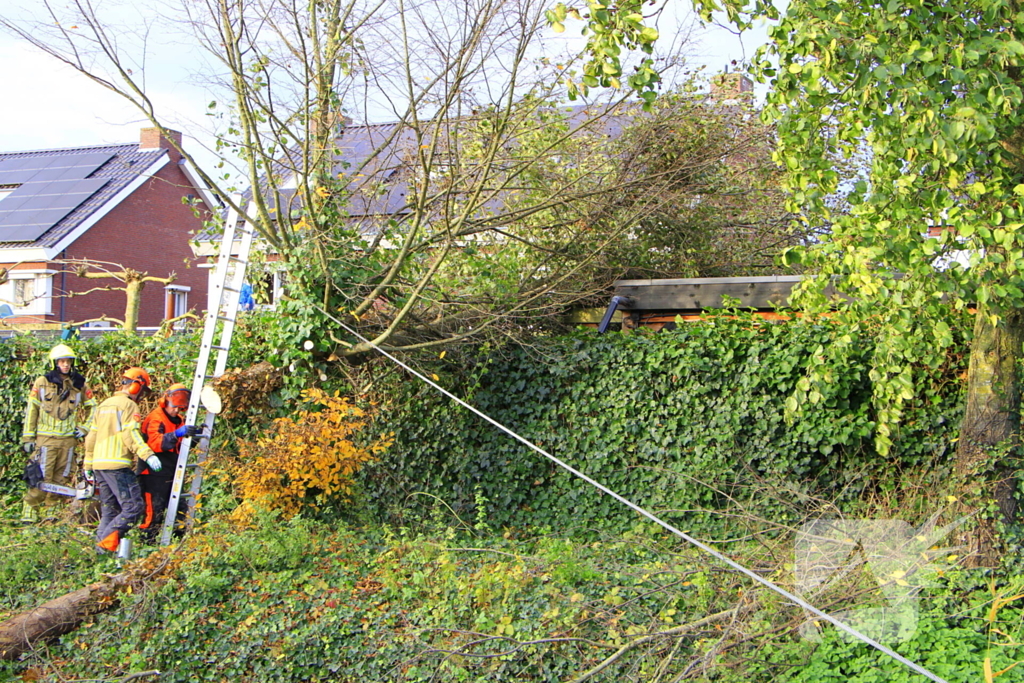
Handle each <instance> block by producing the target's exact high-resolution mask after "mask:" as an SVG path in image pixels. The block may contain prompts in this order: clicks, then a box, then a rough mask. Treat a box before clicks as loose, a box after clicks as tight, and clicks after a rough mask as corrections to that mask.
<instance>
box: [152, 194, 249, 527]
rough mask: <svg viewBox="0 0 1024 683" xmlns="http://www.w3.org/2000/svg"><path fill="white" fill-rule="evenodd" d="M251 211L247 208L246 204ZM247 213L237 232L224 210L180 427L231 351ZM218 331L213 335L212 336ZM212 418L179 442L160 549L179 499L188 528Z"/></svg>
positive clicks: (232, 213)
mask: <svg viewBox="0 0 1024 683" xmlns="http://www.w3.org/2000/svg"><path fill="white" fill-rule="evenodd" d="M232 200H233V203H234V205H235V206H241V205H242V204H241V202H242V198H241V196H240V195H234V196H233V197H232ZM249 207H250V209H251V207H252V203H251V202H250V203H249ZM251 216H252V214H251V210H250V211H247V216H246V219H245V221H243V222H242V225H241V227H239V220H238V219H239V216H238V212H237V211H236V210H235V209H233V208H232V209H230V210H229V211H228V213H227V218H226V220H225V222H224V235H223V237H222V238H221V244H220V254H219V255H218V257H217V265H216V267H215V270H214V273H213V277H212V278H211V280H210V287H211V290H210V296H209V301H210V302H211V305H210V309H209V310H208V311H207V312H206V322H205V323H204V325H203V340H202V342H201V344H200V347H199V357H198V358H197V359H196V372H195V375H194V376H193V377H192V396H191V398H190V399H189V403H188V412H187V413H186V414H185V422H184V423H183V424H190V425H191V424H196V419H197V417H198V416H199V406H200V394H201V393H202V389H203V387H204V386H206V384H207V382H208V381H209V380H211V379H213V378H215V377H220V376H221V375H223V374H224V371H225V370H226V369H227V364H228V350H229V349H230V348H231V336H232V334H233V333H234V331H235V320H236V319H237V316H238V297H239V294H240V292H241V290H242V283H243V282H244V281H245V270H246V266H247V265H248V262H249V250H250V249H251V248H252V241H253V236H254V233H255V228H254V227H253V224H252V220H251ZM237 232H240V233H241V235H240V239H239V247H238V253H237V254H236V255H232V251H234V243H235V239H236V233H237ZM218 328H219V334H218ZM213 352H216V361H215V363H214V368H213V372H212V373H211V372H209V365H210V356H211V354H212V353H213ZM216 418H217V415H216V414H215V413H213V412H210V411H206V419H205V420H204V421H203V425H204V427H205V429H204V430H203V433H202V435H198V434H197V435H196V436H195V437H194V438H193V439H188V438H185V439H182V441H181V449H180V450H179V452H178V463H177V465H176V466H175V469H174V482H173V484H172V485H171V497H170V500H168V502H167V513H166V514H165V516H164V525H163V529H162V530H161V532H160V544H161V545H169V544H170V542H171V535H172V533H173V532H174V527H175V524H176V521H177V516H178V508H179V507H180V506H181V499H182V498H185V499H186V502H187V509H188V522H187V524H188V526H189V527H191V526H192V524H193V523H194V521H195V514H196V503H197V502H198V500H199V492H200V489H201V488H202V484H203V463H205V462H206V456H207V453H208V452H209V449H210V439H211V438H212V437H213V423H214V422H215V421H216ZM193 441H195V450H196V457H195V459H194V462H191V463H190V462H189V455H190V452H191V450H192V445H193V444H192V442H193ZM190 469H191V470H193V473H192V482H191V486H190V488H189V492H188V493H184V494H183V493H182V488H183V487H184V484H185V474H186V472H188V470H190Z"/></svg>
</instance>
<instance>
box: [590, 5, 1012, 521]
mask: <svg viewBox="0 0 1024 683" xmlns="http://www.w3.org/2000/svg"><path fill="white" fill-rule="evenodd" d="M696 5H697V6H698V7H699V8H700V9H701V10H702V12H703V13H704V14H705V16H710V13H711V12H712V11H714V10H717V9H719V6H718V5H717V4H716V3H712V2H700V1H699V0H698V2H696ZM722 7H723V8H724V9H725V10H726V11H727V12H728V14H729V18H730V20H732V21H733V22H734V23H736V24H737V25H739V26H740V27H741V28H742V27H743V26H744V25H746V24H748V23H749V20H750V19H751V18H755V17H761V18H772V19H778V23H777V25H775V26H774V27H773V28H772V30H771V38H772V42H771V43H770V44H769V45H768V46H767V47H766V49H765V51H764V53H763V54H762V55H761V57H759V58H758V60H757V63H756V64H755V70H756V71H757V72H758V73H759V74H760V75H761V76H762V77H764V78H765V79H770V80H771V85H772V90H771V94H770V95H769V98H768V107H767V109H766V115H767V116H768V117H770V118H772V119H773V120H775V121H777V122H778V151H777V152H776V158H777V160H778V162H779V163H780V164H781V165H782V167H783V168H784V170H785V172H786V176H787V179H786V182H785V187H786V189H787V190H788V192H789V195H790V208H791V209H792V210H793V211H794V212H795V213H798V214H799V215H800V216H801V217H802V219H803V220H804V221H805V222H806V223H808V224H814V223H816V222H820V221H828V222H830V223H831V228H832V229H831V234H830V235H829V236H827V237H826V238H825V239H822V240H821V241H820V242H819V243H818V244H815V245H813V247H812V248H810V249H808V250H807V251H806V252H805V253H803V254H801V255H800V257H801V258H802V259H803V260H804V262H805V263H806V264H808V265H809V266H810V269H811V270H814V271H816V272H818V273H819V274H820V278H819V280H818V284H819V285H820V284H821V283H823V282H825V281H828V280H835V281H836V284H837V285H838V287H839V288H840V290H841V291H843V292H844V293H845V294H846V295H848V296H849V297H851V299H850V300H849V301H847V302H846V303H845V304H844V305H843V307H844V308H845V309H846V310H849V311H851V313H852V316H853V317H854V318H856V319H862V320H863V319H865V318H866V317H867V316H869V315H870V316H875V317H877V319H879V320H881V321H883V325H882V326H881V327H880V329H879V344H878V347H877V353H876V355H875V357H874V358H873V359H872V367H873V375H874V378H875V379H876V380H877V381H876V385H875V387H876V388H875V402H876V405H878V406H879V409H880V412H879V420H880V425H881V428H880V429H879V431H878V434H877V440H878V446H879V448H880V450H881V451H882V452H885V450H886V449H887V448H888V446H889V440H890V434H891V431H892V429H893V427H894V426H895V425H896V424H897V423H898V422H899V421H900V420H901V419H902V417H903V406H904V402H905V401H906V400H907V398H908V397H909V396H911V395H912V394H913V390H912V388H911V383H912V382H911V378H910V372H911V370H910V367H911V366H912V364H913V363H914V362H933V361H934V359H935V358H937V356H936V353H935V351H936V349H941V348H944V347H946V346H948V345H949V344H950V342H951V337H950V331H949V329H948V327H947V326H945V324H944V322H943V315H942V309H944V308H946V307H947V306H953V307H957V308H961V309H962V308H966V307H969V306H972V305H976V306H977V311H978V314H977V316H976V325H975V331H974V343H973V345H972V357H971V366H970V372H969V376H968V383H969V392H968V401H967V408H966V412H965V419H964V421H963V428H962V433H961V439H960V442H959V443H960V446H959V451H960V457H959V464H958V468H957V469H958V474H959V475H960V477H961V478H962V479H963V480H964V481H965V482H971V481H972V480H973V479H974V478H975V474H976V473H977V472H978V471H979V469H984V468H987V467H991V466H992V465H993V464H995V465H996V467H997V468H998V469H1001V470H1002V471H1003V472H1004V475H1005V478H1004V481H1003V483H1002V484H1000V485H998V486H997V487H996V490H995V492H994V493H995V497H996V498H997V499H998V500H999V503H1000V506H1001V507H1002V509H1003V512H1004V513H1005V515H1006V516H1007V517H1010V516H1012V514H1013V512H1014V509H1015V503H1014V502H1013V495H1012V491H1013V483H1012V481H1013V477H1012V471H1013V470H1014V468H1015V467H1016V465H1015V460H1014V458H1013V457H1011V458H1005V457H1001V456H999V455H998V454H999V453H1002V454H1003V455H1006V454H1009V455H1011V456H1015V455H1016V448H1017V445H1018V435H1019V431H1020V418H1019V409H1020V394H1021V391H1020V378H1019V369H1018V365H1019V361H1020V359H1021V355H1022V350H1021V348H1022V342H1024V315H1022V304H1024V282H1022V277H1021V273H1022V268H1024V237H1022V235H1024V231H1022V227H1024V208H1022V204H1021V196H1022V195H1024V156H1022V152H1021V141H1022V139H1024V138H1022V130H1024V129H1022V123H1024V94H1022V88H1021V85H1022V70H1021V64H1022V59H1024V14H1022V13H1021V6H1020V4H1019V3H1018V2H1016V0H986V1H985V2H969V1H966V0H964V1H954V2H945V3H936V2H930V1H929V0H892V1H886V2H846V1H840V0H798V1H795V2H791V3H789V4H788V5H787V7H786V9H785V12H784V13H783V14H782V15H781V17H780V16H779V13H778V12H777V11H776V10H775V8H773V7H772V6H771V5H770V4H769V3H765V2H762V1H761V0H755V1H754V2H752V3H744V2H739V1H729V2H726V3H724V5H723V6H722ZM591 17H592V21H598V22H600V23H602V24H607V23H608V22H607V21H605V20H603V15H598V14H597V13H592V15H591ZM634 31H635V30H634ZM634 35H635V33H634ZM592 49H593V60H594V61H595V62H597V63H601V64H606V65H607V64H609V63H610V62H609V57H608V50H607V45H606V43H602V42H601V41H599V40H597V38H594V39H592ZM863 146H866V147H867V148H868V150H869V154H870V167H869V170H868V173H867V177H866V178H864V179H859V180H856V181H853V180H850V179H847V178H844V177H843V176H842V175H841V174H840V173H839V172H838V171H837V168H836V165H835V162H834V160H835V159H836V158H842V157H844V156H845V157H849V156H851V155H853V154H855V153H856V152H857V151H858V150H859V149H861V148H862V147H863ZM844 181H845V182H844ZM837 192H838V193H840V194H842V195H843V196H845V199H846V201H847V203H848V205H849V207H850V210H849V212H848V213H847V214H846V215H843V216H832V215H831V211H830V209H829V205H828V202H827V201H826V198H827V197H829V196H834V195H835V193H837ZM929 228H932V229H934V230H935V231H936V232H938V236H937V237H935V238H931V239H929V238H926V237H925V236H924V233H925V232H926V231H927V230H928V229H929ZM789 256H790V259H791V261H792V260H793V259H794V257H797V254H793V253H791V254H790V255H789ZM807 289H808V292H810V293H811V294H813V293H814V292H815V291H817V292H820V291H821V288H820V287H813V286H812V287H808V288H807ZM811 298H813V297H807V298H805V303H806V302H808V301H810V299H811ZM818 303H819V304H821V305H824V304H825V303H826V302H824V301H821V299H820V298H819V300H818ZM844 352H845V351H844V349H843V344H840V345H838V346H835V347H832V348H831V349H830V350H829V353H838V354H842V353H844ZM808 379H809V381H810V383H811V384H812V385H814V386H821V385H822V384H825V383H827V382H828V381H829V379H828V376H827V374H824V373H821V372H817V371H812V372H811V373H810V374H809V377H808ZM805 396H806V397H807V398H808V399H809V400H810V402H811V403H812V404H813V402H814V394H813V393H807V394H806V395H805ZM1007 448H1009V450H1007ZM990 494H991V492H990Z"/></svg>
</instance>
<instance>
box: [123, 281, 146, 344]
mask: <svg viewBox="0 0 1024 683" xmlns="http://www.w3.org/2000/svg"><path fill="white" fill-rule="evenodd" d="M145 285H146V283H145V282H143V281H142V280H132V279H128V280H127V281H126V282H125V286H124V293H125V298H126V301H125V305H124V331H125V332H134V331H135V328H137V327H138V326H139V302H140V301H141V299H142V288H143V287H144V286H145Z"/></svg>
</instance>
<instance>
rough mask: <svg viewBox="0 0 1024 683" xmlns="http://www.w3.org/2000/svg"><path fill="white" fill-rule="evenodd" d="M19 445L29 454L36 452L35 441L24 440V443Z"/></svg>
mask: <svg viewBox="0 0 1024 683" xmlns="http://www.w3.org/2000/svg"><path fill="white" fill-rule="evenodd" d="M21 447H22V448H24V449H25V452H26V453H28V454H29V455H32V454H33V453H35V452H36V442H35V441H26V442H25V443H23V444H22V445H21Z"/></svg>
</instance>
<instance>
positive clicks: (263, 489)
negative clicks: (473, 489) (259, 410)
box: [230, 388, 391, 521]
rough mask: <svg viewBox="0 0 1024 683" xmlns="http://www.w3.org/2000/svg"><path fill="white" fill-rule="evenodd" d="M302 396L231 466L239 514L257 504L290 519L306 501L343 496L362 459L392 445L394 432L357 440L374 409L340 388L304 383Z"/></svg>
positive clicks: (248, 514) (247, 515) (248, 513)
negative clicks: (301, 403) (362, 442)
mask: <svg viewBox="0 0 1024 683" xmlns="http://www.w3.org/2000/svg"><path fill="white" fill-rule="evenodd" d="M302 398H303V399H304V400H305V401H306V402H307V404H308V407H307V408H306V409H304V410H302V411H300V412H298V413H296V414H294V415H291V416H289V417H283V418H278V419H276V420H274V422H273V423H272V426H271V428H270V430H269V431H268V432H267V433H266V434H265V435H264V436H262V437H260V438H259V439H257V441H256V442H255V443H251V444H249V445H246V446H243V447H242V450H241V458H240V462H239V463H238V464H237V465H236V466H234V467H231V469H232V470H234V471H232V472H230V474H231V476H232V477H233V481H234V485H235V491H236V493H237V494H238V496H239V497H240V498H241V504H240V505H239V506H238V507H237V508H236V509H235V511H234V513H233V516H234V517H235V518H236V519H237V520H239V521H248V520H250V519H251V518H252V517H253V515H254V513H255V511H256V509H257V508H264V509H268V510H280V512H281V515H282V517H284V518H286V519H287V518H291V517H294V516H295V515H296V514H298V513H299V512H301V511H302V510H303V509H304V508H307V507H314V508H319V507H321V506H324V505H328V504H332V503H341V502H345V501H347V500H348V499H349V496H350V494H351V492H352V485H353V476H354V475H355V473H356V472H358V471H359V468H360V467H361V466H362V465H363V463H365V462H368V461H370V460H372V459H373V458H374V457H375V456H376V455H377V454H379V453H381V452H382V451H384V450H385V449H386V448H387V447H388V446H389V445H391V441H390V438H381V439H378V440H377V441H375V442H373V443H372V444H370V445H368V446H365V447H360V446H357V445H356V444H355V443H353V441H352V435H353V434H355V433H356V432H358V431H359V430H361V429H362V428H363V427H365V426H366V425H367V424H368V422H369V420H370V413H368V412H367V411H366V410H363V409H362V408H359V407H358V406H356V405H354V404H353V403H352V401H351V400H350V399H348V398H345V397H341V396H339V395H338V393H337V392H335V393H334V394H333V395H328V394H327V393H326V392H324V391H323V390H322V389H316V388H313V389H306V390H305V391H303V392H302Z"/></svg>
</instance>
